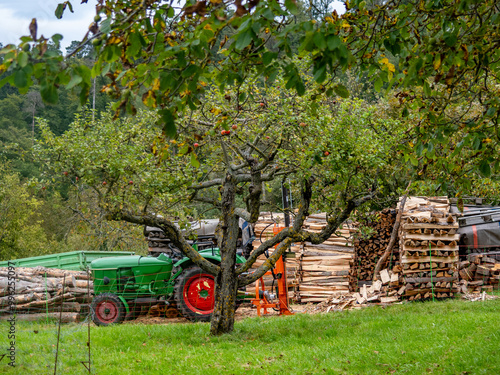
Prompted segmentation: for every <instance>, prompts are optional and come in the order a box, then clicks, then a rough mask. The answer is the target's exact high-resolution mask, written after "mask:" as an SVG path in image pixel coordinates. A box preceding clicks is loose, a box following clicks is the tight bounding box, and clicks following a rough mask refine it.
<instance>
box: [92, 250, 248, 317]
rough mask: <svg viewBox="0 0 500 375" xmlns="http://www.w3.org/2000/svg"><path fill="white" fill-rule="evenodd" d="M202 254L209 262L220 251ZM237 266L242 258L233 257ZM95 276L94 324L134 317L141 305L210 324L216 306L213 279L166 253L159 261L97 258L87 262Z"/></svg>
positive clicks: (158, 257)
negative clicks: (170, 308)
mask: <svg viewBox="0 0 500 375" xmlns="http://www.w3.org/2000/svg"><path fill="white" fill-rule="evenodd" d="M199 253H200V255H201V256H202V257H203V258H205V259H207V260H209V261H210V262H212V263H215V264H219V263H220V261H221V257H220V253H219V249H217V248H212V249H205V250H200V251H199ZM236 262H237V263H244V262H245V259H244V258H243V257H241V256H240V255H237V258H236ZM90 268H91V271H92V276H93V278H94V299H93V300H92V304H91V312H92V320H93V321H94V323H95V324H97V325H100V326H107V325H109V324H114V323H121V322H123V321H124V320H125V318H127V319H129V318H135V317H136V316H137V314H138V312H140V311H141V309H142V306H145V305H146V306H153V305H163V306H171V305H173V304H175V305H176V307H177V310H178V311H179V312H180V313H181V314H182V315H183V316H184V317H185V318H187V319H189V320H192V321H202V322H206V321H209V320H210V318H211V316H212V312H213V308H214V293H215V280H214V276H213V275H211V274H209V273H207V272H205V271H203V270H202V269H201V268H199V267H198V266H196V265H195V264H194V263H193V262H192V261H191V260H190V259H189V258H186V257H184V258H181V259H180V260H177V259H176V258H175V257H170V256H168V255H166V254H164V253H162V254H160V255H159V256H157V257H150V256H138V255H135V256H129V257H109V258H102V259H96V260H94V261H93V262H92V263H91V266H90Z"/></svg>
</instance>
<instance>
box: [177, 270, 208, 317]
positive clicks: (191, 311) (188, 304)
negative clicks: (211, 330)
mask: <svg viewBox="0 0 500 375" xmlns="http://www.w3.org/2000/svg"><path fill="white" fill-rule="evenodd" d="M214 297H215V278H214V276H213V275H211V274H209V273H208V272H205V271H203V270H202V269H201V268H199V267H197V266H194V267H189V268H187V269H185V270H184V272H182V274H181V275H180V276H179V277H178V279H177V281H176V283H175V288H174V298H175V303H176V305H177V309H178V310H179V311H180V313H181V314H182V316H183V317H185V318H186V319H189V320H192V321H197V322H208V321H210V319H211V318H212V312H213V311H214V301H215V298H214Z"/></svg>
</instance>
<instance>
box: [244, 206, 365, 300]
mask: <svg viewBox="0 0 500 375" xmlns="http://www.w3.org/2000/svg"><path fill="white" fill-rule="evenodd" d="M283 223H284V217H283V214H275V213H264V214H262V216H261V217H260V218H259V221H258V222H257V224H256V225H255V228H254V232H255V237H256V239H255V241H254V243H253V246H254V249H255V248H257V247H258V246H260V244H261V243H262V242H264V241H266V240H267V239H269V238H271V237H273V236H274V232H273V228H274V225H275V224H276V225H277V226H283V225H284V224H283ZM325 226H326V215H325V214H316V215H311V216H309V217H308V218H307V220H306V221H305V223H304V229H307V230H309V231H312V232H316V233H318V232H320V231H321V230H322V229H323V228H324V227H325ZM354 232H355V229H354V228H352V227H348V226H347V225H345V226H344V227H343V228H339V230H338V231H337V233H336V234H333V235H332V236H331V237H330V238H329V239H328V240H327V241H325V242H324V243H322V244H320V245H313V244H311V243H309V242H306V243H296V244H293V246H291V249H290V251H291V253H292V257H291V258H290V257H287V259H286V268H287V280H288V295H289V298H290V299H291V300H292V301H294V302H301V303H305V302H321V301H324V300H325V299H327V298H328V297H331V296H335V295H341V294H345V293H348V292H349V267H350V265H349V263H350V261H351V259H352V256H353V247H352V234H353V233H354ZM269 252H270V253H271V252H272V249H270V250H269ZM293 254H295V256H293ZM266 259H267V257H266V255H264V254H263V255H261V256H260V257H259V258H258V259H257V261H256V262H255V263H254V266H253V269H255V268H257V267H259V266H260V265H262V264H263V263H264V262H265V261H266ZM264 283H265V285H266V289H267V288H268V287H270V286H271V285H274V286H276V285H277V283H276V281H275V282H274V284H273V278H272V275H267V276H265V277H264ZM247 291H248V292H251V293H252V292H254V291H255V286H254V285H249V286H248V287H247ZM273 292H274V291H273Z"/></svg>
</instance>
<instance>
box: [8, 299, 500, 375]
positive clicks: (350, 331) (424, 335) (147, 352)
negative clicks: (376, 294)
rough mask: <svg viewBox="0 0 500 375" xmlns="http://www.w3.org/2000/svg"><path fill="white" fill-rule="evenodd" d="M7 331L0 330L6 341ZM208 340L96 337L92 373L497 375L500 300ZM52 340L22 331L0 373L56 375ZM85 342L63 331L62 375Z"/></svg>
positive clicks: (322, 318)
mask: <svg viewBox="0 0 500 375" xmlns="http://www.w3.org/2000/svg"><path fill="white" fill-rule="evenodd" d="M6 330H7V326H6V325H5V323H4V322H2V323H1V325H0V335H2V333H1V332H6ZM35 331H37V333H35ZM208 332H209V325H208V324H206V323H205V324H201V323H198V324H166V325H138V324H124V325H119V326H114V327H106V328H104V327H92V328H91V334H92V345H91V347H92V356H93V367H94V369H95V373H97V374H121V375H122V374H176V375H180V374H245V373H248V374H281V373H286V374H390V373H396V374H427V373H430V374H500V300H495V301H487V302H465V301H459V300H447V301H440V302H434V303H432V302H425V303H408V304H404V305H395V306H389V307H386V308H381V307H370V308H367V309H363V310H355V311H346V312H342V313H330V314H321V315H296V316H293V317H273V318H260V319H259V318H249V319H246V320H243V321H241V322H237V323H236V326H235V331H234V333H233V334H230V335H224V336H222V337H211V336H209V334H208ZM56 334H57V330H56V326H55V325H49V326H48V325H41V324H34V323H24V324H21V323H20V322H18V323H17V350H18V353H17V367H16V368H15V369H11V368H9V367H8V366H6V365H5V364H6V362H5V360H6V359H5V358H4V359H3V361H2V362H0V373H3V372H4V373H7V374H48V373H53V372H54V369H53V366H54V352H55V347H53V346H52V345H55V344H56V337H57V336H56ZM86 335H87V328H86V326H82V325H79V326H77V325H66V326H63V329H62V332H61V337H62V339H61V343H60V360H61V361H60V362H59V365H58V366H59V369H60V370H61V371H58V373H60V374H84V373H85V371H84V368H83V366H82V365H81V364H80V361H82V360H85V356H86V355H87V354H86V353H87V352H86V350H87V349H86V346H85V342H86ZM0 337H2V336H0ZM5 337H6V335H5ZM5 342H6V339H5V340H4V339H3V338H2V339H1V340H0V345H1V349H2V352H3V351H4V347H5Z"/></svg>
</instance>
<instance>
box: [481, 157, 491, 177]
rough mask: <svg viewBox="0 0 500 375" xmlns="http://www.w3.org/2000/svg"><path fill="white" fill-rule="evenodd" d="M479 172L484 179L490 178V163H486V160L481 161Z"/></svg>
mask: <svg viewBox="0 0 500 375" xmlns="http://www.w3.org/2000/svg"><path fill="white" fill-rule="evenodd" d="M479 171H480V172H481V174H482V175H483V176H484V177H490V176H491V168H490V163H488V161H486V160H483V162H482V163H481V164H480V165H479Z"/></svg>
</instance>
